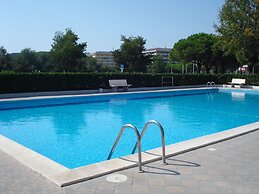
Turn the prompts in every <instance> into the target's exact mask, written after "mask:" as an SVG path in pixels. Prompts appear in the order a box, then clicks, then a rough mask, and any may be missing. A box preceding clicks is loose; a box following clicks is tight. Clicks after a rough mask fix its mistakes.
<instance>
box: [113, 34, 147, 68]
mask: <svg viewBox="0 0 259 194" xmlns="http://www.w3.org/2000/svg"><path fill="white" fill-rule="evenodd" d="M121 41H122V44H121V46H120V49H118V50H115V51H114V52H113V56H114V61H115V62H116V63H117V65H120V64H124V65H125V71H128V72H146V71H147V65H148V64H149V63H150V58H149V56H145V55H144V54H143V51H144V50H145V44H146V40H144V38H143V37H140V36H138V37H129V38H127V37H125V36H121Z"/></svg>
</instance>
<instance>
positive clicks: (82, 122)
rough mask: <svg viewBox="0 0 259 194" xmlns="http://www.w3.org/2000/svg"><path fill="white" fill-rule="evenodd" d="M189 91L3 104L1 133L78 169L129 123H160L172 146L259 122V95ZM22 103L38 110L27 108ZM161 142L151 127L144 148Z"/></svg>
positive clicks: (130, 136) (100, 154)
mask: <svg viewBox="0 0 259 194" xmlns="http://www.w3.org/2000/svg"><path fill="white" fill-rule="evenodd" d="M185 93H187V94H189V95H180V94H179V93H177V92H176V93H172V92H155V93H151V94H150V93H149V94H148V95H149V97H147V93H138V94H130V95H126V94H123V95H110V96H109V95H108V96H107V95H106V96H103V97H102V96H95V97H91V99H98V101H97V102H96V101H94V100H89V99H90V98H89V99H88V100H89V101H87V98H86V97H84V100H85V101H84V102H83V101H82V99H81V98H80V99H78V98H65V99H62V98H61V99H55V100H54V101H55V102H58V103H59V104H58V105H53V104H52V105H51V106H47V102H50V101H53V99H48V100H45V102H44V103H43V104H41V105H40V106H37V104H40V103H42V102H39V101H40V100H38V101H24V102H21V101H19V102H18V101H17V102H11V103H9V105H6V104H8V103H0V134H2V135H4V136H6V137H8V138H10V139H12V140H14V141H16V142H18V143H20V144H22V145H24V146H26V147H28V148H30V149H32V150H34V151H36V152H38V153H40V154H42V155H44V156H46V157H48V158H50V159H52V160H54V161H56V162H58V163H60V164H62V165H64V166H66V167H68V168H76V167H79V166H84V165H87V164H92V163H96V162H100V161H104V160H106V159H107V156H108V154H109V151H110V149H111V147H112V145H113V143H114V140H115V139H116V137H117V135H118V132H119V130H120V128H121V126H122V125H124V124H126V123H131V124H133V125H134V126H136V127H137V128H138V129H139V130H140V131H141V130H142V127H143V125H144V124H145V123H146V122H147V121H149V120H151V119H155V120H157V121H159V122H160V123H161V124H162V125H163V127H164V130H165V138H166V139H165V140H166V144H167V145H168V144H173V143H176V142H180V141H184V140H188V139H192V138H195V137H199V136H204V135H208V134H211V133H216V132H219V131H223V130H226V129H230V128H233V127H238V126H241V125H245V124H248V123H252V122H257V121H259V92H252V91H250V92H249V91H246V92H244V91H243V90H228V89H227V90H224V89H220V90H219V91H218V90H216V91H215V92H214V93H211V92H210V93H208V92H206V91H205V92H204V91H198V92H197V91H188V92H185ZM175 94H178V95H176V96H175ZM172 95H174V96H172ZM143 96H144V97H145V98H141V97H143ZM154 96H155V98H154ZM152 97H153V98H152ZM68 101H69V103H68ZM79 101H80V103H79ZM62 102H66V103H64V104H62ZM74 103H75V104H74ZM23 104H26V106H29V105H33V106H32V107H30V108H25V107H26V106H25V105H24V106H23ZM54 104H55V103H54ZM16 106H17V107H19V108H17V109H16V108H15V107H16ZM8 107H9V108H8ZM135 141H136V137H135V134H134V132H133V131H131V130H125V132H124V134H123V136H122V138H121V141H120V142H119V144H118V146H117V149H116V151H115V153H114V156H113V157H114V158H115V157H119V156H124V155H129V154H130V153H131V151H132V148H133V147H134V144H135ZM160 141H161V140H160V132H159V130H158V129H157V128H156V127H155V126H152V127H150V128H149V130H148V131H147V132H146V134H145V136H144V138H143V141H142V149H143V150H148V149H152V148H155V147H160V146H161V142H160Z"/></svg>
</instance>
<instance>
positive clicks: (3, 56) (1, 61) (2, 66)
mask: <svg viewBox="0 0 259 194" xmlns="http://www.w3.org/2000/svg"><path fill="white" fill-rule="evenodd" d="M9 62H10V56H9V54H8V53H7V50H6V49H5V48H4V46H1V47H0V71H2V70H9V67H8V65H9Z"/></svg>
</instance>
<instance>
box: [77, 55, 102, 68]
mask: <svg viewBox="0 0 259 194" xmlns="http://www.w3.org/2000/svg"><path fill="white" fill-rule="evenodd" d="M100 68H101V67H100V64H97V60H96V58H94V57H91V56H87V57H83V58H82V59H81V68H80V70H81V71H87V72H99V71H100Z"/></svg>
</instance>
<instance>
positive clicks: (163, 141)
mask: <svg viewBox="0 0 259 194" xmlns="http://www.w3.org/2000/svg"><path fill="white" fill-rule="evenodd" d="M151 124H155V125H157V126H158V127H159V129H160V132H161V141H162V161H163V164H166V160H165V132H164V129H163V127H162V125H161V124H160V123H159V122H157V121H155V120H150V121H148V122H147V123H146V124H145V126H144V128H143V130H142V132H141V135H140V138H141V139H142V137H143V135H144V134H145V132H146V130H147V128H148V126H149V125H151ZM136 148H137V143H136V144H135V146H134V148H133V150H132V152H131V153H132V154H134V153H135V151H136Z"/></svg>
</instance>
